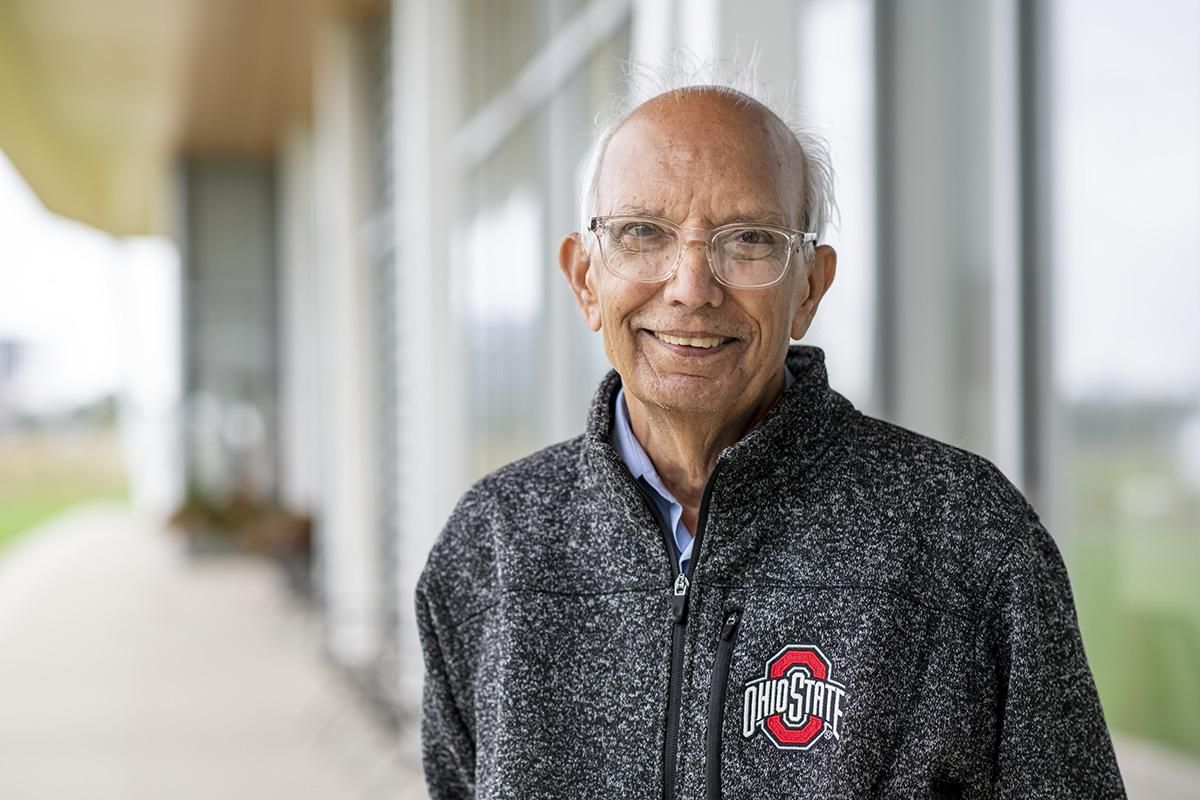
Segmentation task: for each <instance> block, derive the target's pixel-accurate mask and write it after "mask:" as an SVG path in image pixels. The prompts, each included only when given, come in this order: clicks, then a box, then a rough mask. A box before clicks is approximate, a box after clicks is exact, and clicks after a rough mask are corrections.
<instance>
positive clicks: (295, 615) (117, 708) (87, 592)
mask: <svg viewBox="0 0 1200 800" xmlns="http://www.w3.org/2000/svg"><path fill="white" fill-rule="evenodd" d="M409 750H411V748H409ZM424 797H425V792H424V787H423V784H422V781H421V778H420V772H419V769H418V768H417V767H416V766H415V765H414V764H413V756H412V755H411V754H410V753H409V751H408V750H405V749H402V748H400V747H399V745H398V744H397V742H396V741H395V737H394V736H392V735H390V734H389V733H387V732H385V731H384V730H383V729H382V728H381V727H380V726H379V725H377V724H376V722H375V720H374V718H373V717H372V716H371V714H369V713H368V712H367V710H366V709H365V707H364V706H363V704H362V703H361V701H360V700H359V699H358V697H357V695H355V694H354V693H353V692H352V691H350V690H349V689H348V688H347V687H346V685H345V683H344V682H343V681H342V679H341V677H340V676H339V675H338V674H337V673H336V671H334V669H333V668H332V667H330V666H328V665H327V663H326V662H325V660H324V658H323V656H322V653H321V649H320V629H319V621H318V620H316V619H314V618H313V616H312V615H310V614H308V613H306V612H305V611H303V610H302V609H301V608H300V607H299V606H298V605H297V604H296V603H295V602H294V601H293V599H292V598H291V597H290V596H289V594H288V592H287V590H286V587H285V586H284V584H283V577H282V574H281V573H280V572H279V570H277V569H276V568H275V567H274V566H273V565H271V564H268V563H266V562H264V561H260V560H256V559H251V558H242V557H217V558H206V559H200V560H196V559H189V558H188V557H187V556H186V554H185V553H184V552H183V549H182V547H181V542H179V541H178V540H177V539H175V538H174V537H171V536H169V535H168V534H167V533H165V532H164V531H162V530H160V529H158V528H156V527H155V526H153V525H150V524H147V523H146V522H144V521H140V520H138V519H137V518H136V517H134V516H133V515H132V514H131V513H130V512H129V511H128V510H127V509H124V508H122V507H120V506H113V505H98V506H88V507H83V508H79V509H76V510H74V511H71V512H68V513H67V514H66V515H64V516H62V517H59V518H57V519H55V520H54V521H52V522H50V523H49V524H48V525H47V526H45V527H44V529H42V530H40V531H38V532H36V533H34V534H32V535H30V536H28V537H27V538H25V539H23V540H22V541H20V542H18V543H17V544H16V545H14V546H13V547H11V548H10V549H9V550H8V551H6V552H5V553H4V554H2V555H0V798H4V800H42V799H43V798H45V800H70V799H71V798H89V800H109V799H110V798H111V799H112V800H117V798H119V799H120V800H142V799H143V798H145V800H151V799H153V800H161V798H172V800H188V799H190V798H196V799H197V800H200V799H201V798H203V800H213V799H214V798H221V799H222V800H238V799H239V798H247V799H249V798H254V800H272V799H273V798H288V800H308V799H309V798H311V799H312V800H318V799H319V800H340V799H341V798H346V799H347V800H370V799H371V798H389V800H397V799H398V798H399V799H400V800H404V799H406V798H424Z"/></svg>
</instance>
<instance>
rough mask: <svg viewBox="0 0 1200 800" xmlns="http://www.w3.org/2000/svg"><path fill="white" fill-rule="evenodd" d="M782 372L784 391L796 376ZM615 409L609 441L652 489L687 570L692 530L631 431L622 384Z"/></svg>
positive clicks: (785, 368)
mask: <svg viewBox="0 0 1200 800" xmlns="http://www.w3.org/2000/svg"><path fill="white" fill-rule="evenodd" d="M783 376H784V391H787V390H788V389H789V388H791V385H792V384H793V383H795V382H796V379H795V377H794V376H793V375H792V371H791V370H790V369H788V368H787V367H786V366H785V367H784V368H783ZM615 411H616V413H615V415H614V417H615V418H614V424H613V435H612V445H613V447H614V448H615V449H616V451H617V454H618V455H619V456H621V459H622V460H623V461H624V462H625V465H626V466H627V467H629V472H630V473H631V474H632V475H633V479H634V480H640V481H644V482H645V483H646V485H648V486H649V487H650V488H651V489H653V490H654V491H653V493H652V494H653V499H654V504H655V505H656V506H658V510H659V513H661V514H662V516H663V519H665V520H666V521H667V525H668V526H669V527H670V529H671V532H672V534H673V535H674V537H675V554H676V556H677V557H678V559H679V571H680V572H686V571H687V563H688V561H690V560H691V557H692V539H693V536H692V531H690V530H688V528H687V526H686V525H684V524H683V504H682V503H680V502H679V501H678V500H676V499H675V495H673V494H671V491H670V490H669V489H668V488H667V487H666V485H665V484H663V482H662V478H660V477H659V476H658V472H657V471H655V469H654V464H653V463H652V462H651V461H650V456H648V455H647V454H646V450H645V449H644V448H643V447H642V444H641V442H639V441H638V439H637V437H636V436H635V435H634V433H633V427H632V426H631V425H630V424H629V409H628V408H627V407H626V405H625V387H621V389H620V390H619V391H618V392H617V399H616V409H615Z"/></svg>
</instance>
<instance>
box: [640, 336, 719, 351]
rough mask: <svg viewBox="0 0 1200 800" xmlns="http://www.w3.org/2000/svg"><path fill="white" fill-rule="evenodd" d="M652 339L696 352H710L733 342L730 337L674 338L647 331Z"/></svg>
mask: <svg viewBox="0 0 1200 800" xmlns="http://www.w3.org/2000/svg"><path fill="white" fill-rule="evenodd" d="M649 333H652V334H654V338H656V339H658V340H659V341H660V342H665V343H666V344H669V345H674V346H675V347H689V348H694V349H696V350H712V349H714V348H717V347H720V346H721V345H723V344H726V343H727V342H732V341H734V339H733V337H731V336H676V335H674V334H670V333H664V332H662V331H649Z"/></svg>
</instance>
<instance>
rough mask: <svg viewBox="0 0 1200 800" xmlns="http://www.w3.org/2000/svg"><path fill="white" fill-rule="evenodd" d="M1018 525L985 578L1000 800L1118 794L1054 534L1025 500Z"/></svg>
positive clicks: (1100, 798)
mask: <svg viewBox="0 0 1200 800" xmlns="http://www.w3.org/2000/svg"><path fill="white" fill-rule="evenodd" d="M1022 527H1023V529H1022V530H1021V531H1020V532H1019V533H1018V536H1017V539H1016V541H1015V542H1013V543H1012V545H1011V546H1010V548H1009V550H1008V553H1007V554H1006V556H1005V558H1004V559H1003V561H1002V563H1001V564H1000V567H999V569H998V571H997V572H996V575H995V577H994V582H993V584H992V591H991V601H992V605H991V609H992V612H991V613H992V617H991V635H992V648H991V651H992V654H993V658H994V659H995V664H996V669H997V678H998V712H999V714H1000V720H999V722H1000V730H999V738H998V748H997V754H996V756H997V758H996V764H995V769H994V771H993V776H994V780H995V782H996V785H995V787H994V789H995V791H994V795H995V796H996V797H1000V798H1012V799H1013V800H1017V798H1020V799H1021V800H1031V799H1032V798H1079V799H1080V800H1084V798H1086V800H1108V798H1124V797H1125V789H1124V786H1123V784H1122V781H1121V775H1120V772H1119V770H1118V769H1117V763H1116V758H1115V756H1114V754H1113V747H1112V741H1111V740H1110V738H1109V733H1108V727H1107V726H1106V724H1105V722H1104V714H1103V711H1102V710H1101V708H1100V700H1099V697H1098V696H1097V694H1096V686H1095V683H1094V682H1093V680H1092V673H1091V670H1090V669H1089V667H1088V663H1087V657H1086V656H1085V655H1084V650H1083V641H1082V640H1081V638H1080V635H1079V623H1078V621H1077V619H1076V615H1075V604H1074V600H1073V598H1072V596H1071V587H1070V583H1069V581H1068V579H1067V570H1066V567H1065V565H1064V564H1063V560H1062V556H1061V554H1060V553H1059V550H1058V548H1057V546H1056V545H1055V544H1054V540H1053V539H1051V537H1050V534H1049V533H1047V531H1046V529H1045V528H1044V527H1043V526H1042V523H1041V522H1040V521H1039V519H1038V517H1037V514H1036V513H1035V512H1034V510H1033V509H1032V507H1029V506H1028V504H1026V508H1025V515H1024V523H1023V526H1022Z"/></svg>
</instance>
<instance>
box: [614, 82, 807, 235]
mask: <svg viewBox="0 0 1200 800" xmlns="http://www.w3.org/2000/svg"><path fill="white" fill-rule="evenodd" d="M803 168H804V164H803V153H802V151H801V149H800V146H799V144H798V143H797V142H796V139H795V137H794V136H793V135H792V133H791V131H790V130H788V128H787V126H786V125H784V124H783V122H782V121H780V120H779V118H778V117H776V116H775V115H774V114H772V113H771V112H770V111H769V110H767V109H766V108H764V107H763V106H761V105H759V104H757V103H755V102H754V101H752V100H749V99H748V98H747V99H746V100H738V99H733V98H728V97H724V96H719V95H710V94H705V93H695V94H690V95H687V96H684V97H678V96H673V95H664V96H661V97H658V98H654V99H652V100H649V101H647V102H646V103H644V104H642V105H641V106H639V107H638V108H637V109H635V110H634V111H633V113H632V114H630V115H629V117H628V118H626V119H625V121H624V122H623V123H622V124H621V125H620V127H619V128H618V129H617V130H616V131H615V132H614V133H613V135H612V138H611V139H610V140H609V143H608V147H607V149H606V150H605V152H604V155H603V159H602V161H601V163H600V166H599V175H598V178H599V180H598V184H597V190H598V194H597V200H598V201H599V203H598V210H599V213H601V214H612V213H634V212H639V213H640V212H644V213H653V214H655V215H656V216H664V217H667V218H668V219H674V220H676V221H679V222H682V221H683V219H684V218H688V217H691V218H703V219H704V220H706V222H705V224H709V225H719V224H722V223H724V222H728V221H733V220H756V221H761V222H775V223H777V224H784V225H790V226H797V225H798V224H799V221H800V219H801V211H802V208H801V206H802V198H803V188H802V176H803Z"/></svg>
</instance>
